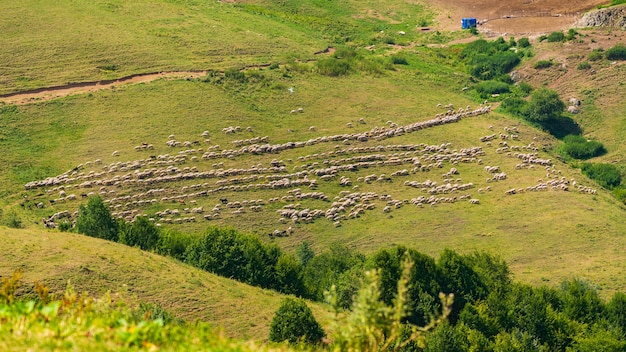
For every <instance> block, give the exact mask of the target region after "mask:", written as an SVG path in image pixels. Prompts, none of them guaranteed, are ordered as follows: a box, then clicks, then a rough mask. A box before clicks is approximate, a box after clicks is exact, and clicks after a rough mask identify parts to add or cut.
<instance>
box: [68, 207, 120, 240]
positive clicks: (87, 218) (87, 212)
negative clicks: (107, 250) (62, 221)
mask: <svg viewBox="0 0 626 352" xmlns="http://www.w3.org/2000/svg"><path fill="white" fill-rule="evenodd" d="M76 231H78V232H79V233H82V234H85V235H87V236H91V237H97V238H103V239H105V240H109V241H115V242H117V240H118V236H119V233H118V224H117V222H116V221H115V220H114V219H113V216H111V211H110V210H109V208H108V207H107V206H106V204H104V202H103V201H102V198H100V197H98V196H92V197H89V200H88V201H87V205H81V206H80V207H79V208H78V218H76Z"/></svg>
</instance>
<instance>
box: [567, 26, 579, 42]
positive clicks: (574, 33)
mask: <svg viewBox="0 0 626 352" xmlns="http://www.w3.org/2000/svg"><path fill="white" fill-rule="evenodd" d="M577 35H578V32H577V31H576V30H575V29H574V28H570V29H569V30H568V31H567V35H566V36H565V39H567V40H574V39H576V36H577Z"/></svg>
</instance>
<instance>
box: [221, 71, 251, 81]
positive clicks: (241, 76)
mask: <svg viewBox="0 0 626 352" xmlns="http://www.w3.org/2000/svg"><path fill="white" fill-rule="evenodd" d="M224 78H225V79H227V80H231V81H235V82H239V83H246V82H247V81H248V79H247V78H246V74H245V73H244V72H243V71H240V70H238V69H236V68H229V69H227V70H226V71H225V72H224Z"/></svg>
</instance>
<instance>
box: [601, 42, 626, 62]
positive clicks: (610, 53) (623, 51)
mask: <svg viewBox="0 0 626 352" xmlns="http://www.w3.org/2000/svg"><path fill="white" fill-rule="evenodd" d="M606 58H607V59H609V60H626V46H624V44H621V43H620V44H617V45H616V46H614V47H612V48H611V49H609V50H607V51H606Z"/></svg>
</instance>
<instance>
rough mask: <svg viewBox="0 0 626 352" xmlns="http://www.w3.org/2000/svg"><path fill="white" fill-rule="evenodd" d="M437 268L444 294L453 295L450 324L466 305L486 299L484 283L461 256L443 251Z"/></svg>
mask: <svg viewBox="0 0 626 352" xmlns="http://www.w3.org/2000/svg"><path fill="white" fill-rule="evenodd" d="M437 267H438V268H439V271H440V273H441V281H442V286H443V288H444V290H445V293H454V305H453V306H452V315H451V317H450V320H451V321H452V322H455V321H456V318H457V317H458V316H459V313H460V312H461V310H463V306H465V304H466V303H468V302H469V303H471V302H474V301H476V300H479V299H483V298H485V297H487V294H488V290H487V287H486V285H485V283H484V282H483V281H482V280H481V277H480V276H479V275H478V273H476V272H475V271H474V270H473V269H472V267H471V266H470V263H469V262H468V261H467V260H466V259H465V258H464V257H463V256H461V255H459V254H457V253H456V252H454V251H452V250H450V249H445V250H444V251H443V252H442V253H441V256H440V257H439V261H438V262H437Z"/></svg>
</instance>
